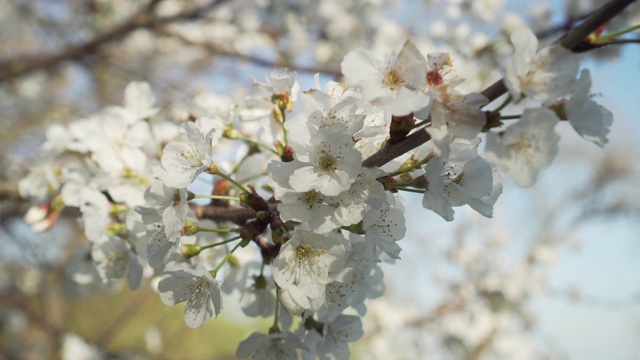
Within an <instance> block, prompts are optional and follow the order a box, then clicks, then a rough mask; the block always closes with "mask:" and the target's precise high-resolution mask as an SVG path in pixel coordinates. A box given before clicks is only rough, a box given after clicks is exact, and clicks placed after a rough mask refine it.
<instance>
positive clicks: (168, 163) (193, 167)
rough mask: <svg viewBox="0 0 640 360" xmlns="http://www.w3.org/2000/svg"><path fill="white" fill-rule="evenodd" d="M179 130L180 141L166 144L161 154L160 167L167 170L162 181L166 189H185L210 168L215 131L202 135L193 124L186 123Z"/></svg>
mask: <svg viewBox="0 0 640 360" xmlns="http://www.w3.org/2000/svg"><path fill="white" fill-rule="evenodd" d="M181 130H182V132H183V133H182V134H181V136H180V140H178V141H173V142H171V143H169V144H167V146H166V147H165V148H164V151H163V153H162V166H163V167H164V168H165V169H166V170H167V172H166V173H165V175H164V177H163V179H162V181H163V182H164V183H165V185H167V186H168V187H175V188H184V187H187V185H189V184H191V183H192V182H193V180H194V179H195V178H196V176H198V175H199V174H200V173H202V172H203V171H205V170H206V169H208V168H209V167H210V166H211V156H212V152H213V149H212V146H213V144H212V138H213V136H214V132H215V129H211V130H210V131H209V132H208V133H206V134H203V133H202V132H201V131H200V129H199V128H198V127H197V126H196V125H195V124H194V123H191V122H186V123H183V124H182V127H181Z"/></svg>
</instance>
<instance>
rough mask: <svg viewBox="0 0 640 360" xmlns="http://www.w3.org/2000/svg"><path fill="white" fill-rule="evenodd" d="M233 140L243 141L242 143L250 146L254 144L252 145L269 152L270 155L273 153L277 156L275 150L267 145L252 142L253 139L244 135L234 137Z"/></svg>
mask: <svg viewBox="0 0 640 360" xmlns="http://www.w3.org/2000/svg"><path fill="white" fill-rule="evenodd" d="M235 139H240V140H244V141H246V142H248V143H250V144H254V145H256V146H258V147H260V148H263V149H265V150H267V151H271V152H272V153H274V154H276V155H278V156H279V154H278V152H277V151H276V150H275V149H272V148H270V147H269V145H267V144H264V143H261V142H259V141H256V140H254V139H252V138H250V137H246V136H244V135H236V137H235Z"/></svg>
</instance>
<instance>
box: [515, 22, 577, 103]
mask: <svg viewBox="0 0 640 360" xmlns="http://www.w3.org/2000/svg"><path fill="white" fill-rule="evenodd" d="M511 42H512V43H513V47H514V53H513V56H512V57H511V58H509V59H508V60H507V61H506V63H505V64H504V72H505V76H504V82H505V85H506V86H507V89H509V92H510V93H511V96H513V98H514V99H516V100H517V99H520V98H521V97H522V94H524V95H525V96H528V97H531V98H533V99H535V100H538V101H542V102H546V101H553V100H556V99H558V98H560V97H562V96H564V95H566V94H568V93H569V92H570V91H571V87H572V86H573V82H574V81H575V79H576V75H577V74H578V68H579V65H580V64H579V61H578V56H577V55H576V54H574V53H572V52H571V51H569V50H567V49H565V48H563V47H562V46H560V45H551V46H547V47H544V48H542V49H540V51H538V39H537V38H536V36H535V35H534V34H533V33H532V32H531V30H529V29H526V28H522V29H518V30H516V31H514V32H513V33H512V34H511Z"/></svg>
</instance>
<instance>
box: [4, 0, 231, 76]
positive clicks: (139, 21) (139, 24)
mask: <svg viewBox="0 0 640 360" xmlns="http://www.w3.org/2000/svg"><path fill="white" fill-rule="evenodd" d="M160 1H162V0H151V1H150V2H149V3H148V4H147V5H146V6H145V7H144V8H142V10H140V11H139V12H138V13H137V14H135V15H133V16H132V17H131V18H130V19H129V20H127V21H125V22H124V23H122V24H120V25H117V26H115V27H114V28H112V29H111V30H108V31H105V32H104V33H101V34H98V35H96V36H95V37H94V38H93V39H91V40H89V41H87V42H85V43H82V44H79V45H74V46H70V47H68V48H67V49H65V50H62V51H61V52H57V53H54V54H41V55H29V56H18V57H15V58H11V59H4V60H0V82H1V81H5V80H8V79H11V78H14V77H16V76H19V75H23V74H26V73H29V72H31V71H34V70H40V69H47V68H50V67H53V66H55V65H57V64H59V63H61V62H63V61H68V60H74V59H78V58H81V57H83V56H86V55H88V54H91V53H94V52H96V50H97V49H99V48H100V47H102V46H104V45H106V44H108V43H110V42H113V41H116V40H118V39H121V38H123V37H124V36H126V35H128V34H129V33H131V32H132V31H134V30H136V29H140V28H153V27H156V26H160V25H165V24H169V23H173V22H177V21H182V20H194V19H199V18H201V17H203V16H204V15H206V14H207V13H208V12H209V11H210V10H212V9H213V8H215V7H217V6H218V5H220V4H222V3H223V2H225V1H226V0H215V1H212V2H210V3H208V4H206V5H203V6H200V7H197V8H194V9H190V10H187V11H184V12H182V13H179V14H176V15H173V16H167V17H162V18H158V17H156V16H154V11H155V8H156V6H157V5H158V4H159V3H160Z"/></svg>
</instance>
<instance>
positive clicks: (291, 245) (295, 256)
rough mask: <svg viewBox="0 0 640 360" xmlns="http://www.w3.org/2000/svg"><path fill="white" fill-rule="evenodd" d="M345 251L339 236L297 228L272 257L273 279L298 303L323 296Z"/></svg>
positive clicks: (342, 265) (338, 268) (338, 270)
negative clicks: (274, 256)
mask: <svg viewBox="0 0 640 360" xmlns="http://www.w3.org/2000/svg"><path fill="white" fill-rule="evenodd" d="M345 260H346V251H345V247H344V245H343V243H342V242H341V241H340V240H339V239H336V238H333V237H327V236H323V235H320V234H315V233H313V232H310V231H305V230H298V231H297V232H296V234H295V235H294V236H293V237H292V238H291V239H290V240H289V241H287V242H286V243H285V244H284V245H283V246H282V248H281V249H280V253H279V254H278V256H277V257H276V258H275V260H274V261H273V279H274V280H275V281H276V284H278V286H279V287H280V288H282V289H283V290H287V291H288V292H289V294H290V295H291V297H293V298H294V301H295V299H298V301H296V302H297V303H298V304H301V303H308V302H309V301H308V298H312V299H315V298H317V297H318V296H324V293H325V286H326V285H327V284H328V283H330V282H331V281H333V280H334V279H333V276H334V275H335V274H337V273H338V272H340V271H342V269H343V268H344V263H345Z"/></svg>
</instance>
